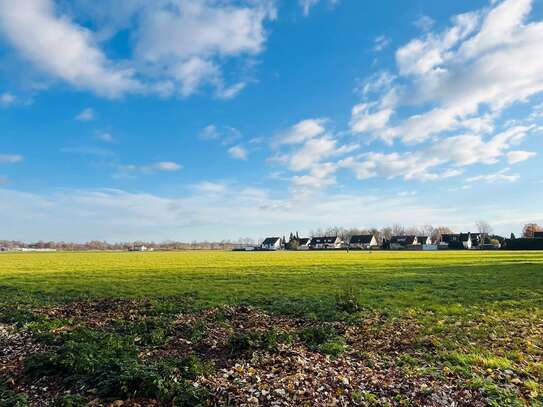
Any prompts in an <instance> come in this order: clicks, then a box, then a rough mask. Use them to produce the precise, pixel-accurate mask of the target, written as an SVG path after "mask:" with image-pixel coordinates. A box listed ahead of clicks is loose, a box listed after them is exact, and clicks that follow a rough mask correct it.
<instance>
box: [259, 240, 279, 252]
mask: <svg viewBox="0 0 543 407" xmlns="http://www.w3.org/2000/svg"><path fill="white" fill-rule="evenodd" d="M260 248H261V249H262V250H281V238H280V237H267V238H266V239H264V241H263V242H262V244H261V245H260Z"/></svg>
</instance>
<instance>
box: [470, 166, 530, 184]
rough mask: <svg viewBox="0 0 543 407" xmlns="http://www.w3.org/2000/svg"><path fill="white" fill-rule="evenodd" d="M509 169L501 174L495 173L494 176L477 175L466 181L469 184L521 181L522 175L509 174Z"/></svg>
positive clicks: (500, 172)
mask: <svg viewBox="0 0 543 407" xmlns="http://www.w3.org/2000/svg"><path fill="white" fill-rule="evenodd" d="M508 172H509V168H505V169H503V170H501V171H499V172H496V173H493V174H484V175H477V176H475V177H470V178H468V179H467V180H466V181H467V182H490V183H494V182H500V181H503V182H516V181H518V180H519V178H520V175H518V174H508Z"/></svg>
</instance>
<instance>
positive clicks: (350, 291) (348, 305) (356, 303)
mask: <svg viewBox="0 0 543 407" xmlns="http://www.w3.org/2000/svg"><path fill="white" fill-rule="evenodd" d="M335 304H336V309H337V310H338V311H340V312H346V313H347V314H354V313H355V312H358V311H360V310H361V309H362V304H361V302H360V300H359V295H358V293H357V292H356V290H355V289H354V288H353V287H349V288H346V289H344V290H343V291H341V292H340V293H338V294H336V297H335Z"/></svg>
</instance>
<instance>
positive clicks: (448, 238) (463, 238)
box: [441, 233, 471, 243]
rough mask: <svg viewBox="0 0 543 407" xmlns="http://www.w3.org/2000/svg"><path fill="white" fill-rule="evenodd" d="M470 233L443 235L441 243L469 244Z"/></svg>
mask: <svg viewBox="0 0 543 407" xmlns="http://www.w3.org/2000/svg"><path fill="white" fill-rule="evenodd" d="M470 236H471V234H470V233H449V234H444V235H441V241H442V242H444V243H450V242H467V241H468V239H470Z"/></svg>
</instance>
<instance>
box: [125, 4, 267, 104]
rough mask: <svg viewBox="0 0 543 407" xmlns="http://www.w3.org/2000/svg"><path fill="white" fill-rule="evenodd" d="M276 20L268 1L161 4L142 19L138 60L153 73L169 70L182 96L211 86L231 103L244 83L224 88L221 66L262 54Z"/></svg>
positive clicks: (150, 9) (137, 47)
mask: <svg viewBox="0 0 543 407" xmlns="http://www.w3.org/2000/svg"><path fill="white" fill-rule="evenodd" d="M274 18H275V8H274V7H273V5H272V3H271V2H268V1H261V2H247V3H246V4H245V5H244V4H243V3H240V4H237V3H234V2H218V1H213V0H183V1H173V0H170V1H162V2H161V4H160V5H159V6H153V7H146V8H145V9H144V12H143V13H142V19H141V24H140V25H139V27H138V29H137V35H136V38H137V41H136V46H135V48H136V55H137V57H138V59H139V60H141V61H142V62H143V63H145V64H147V65H148V66H149V67H150V69H152V70H156V69H163V67H166V75H167V76H169V78H171V79H173V80H175V81H176V82H178V83H179V92H180V93H181V95H182V96H185V97H186V96H190V95H192V94H193V93H195V92H196V91H197V89H199V88H200V87H201V86H203V85H205V84H208V85H211V86H213V87H214V88H215V94H216V96H217V97H219V98H224V99H228V98H231V97H233V96H235V95H236V94H237V93H239V92H240V91H241V90H242V89H243V88H244V86H245V82H244V81H241V82H238V83H235V84H234V85H229V86H227V85H225V83H224V79H223V74H222V72H221V68H220V66H219V63H220V60H224V59H225V58H231V57H238V56H243V55H245V56H253V55H257V54H259V53H260V52H261V51H262V50H263V48H264V44H265V41H266V37H267V34H266V31H265V29H264V22H265V21H266V20H269V19H274ZM168 70H169V72H168Z"/></svg>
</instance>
